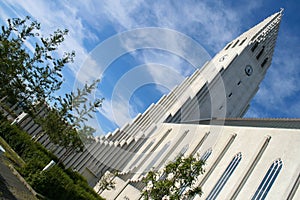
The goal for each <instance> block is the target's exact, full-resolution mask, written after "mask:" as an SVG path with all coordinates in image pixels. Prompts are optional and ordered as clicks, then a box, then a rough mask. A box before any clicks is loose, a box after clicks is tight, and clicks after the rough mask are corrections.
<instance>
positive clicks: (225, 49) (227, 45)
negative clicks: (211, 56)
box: [225, 42, 232, 50]
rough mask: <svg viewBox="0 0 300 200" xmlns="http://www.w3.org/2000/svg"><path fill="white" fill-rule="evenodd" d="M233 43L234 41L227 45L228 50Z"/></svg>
mask: <svg viewBox="0 0 300 200" xmlns="http://www.w3.org/2000/svg"><path fill="white" fill-rule="evenodd" d="M231 44H232V42H231V43H230V44H228V45H227V47H226V48H225V50H227V49H228V48H229V47H230V46H231Z"/></svg>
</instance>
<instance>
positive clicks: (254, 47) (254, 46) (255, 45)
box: [251, 42, 258, 52]
mask: <svg viewBox="0 0 300 200" xmlns="http://www.w3.org/2000/svg"><path fill="white" fill-rule="evenodd" d="M257 46H258V42H255V43H254V45H253V46H252V48H251V51H252V52H254V51H255V49H256V48H257Z"/></svg>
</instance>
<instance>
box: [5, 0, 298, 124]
mask: <svg viewBox="0 0 300 200" xmlns="http://www.w3.org/2000/svg"><path fill="white" fill-rule="evenodd" d="M3 4H4V5H5V7H7V8H9V9H3V8H2V9H1V8H0V11H1V12H0V16H1V18H2V19H3V18H8V17H11V16H12V15H14V16H18V17H22V16H25V15H27V14H30V15H32V16H33V17H34V18H35V19H37V20H38V21H40V22H41V24H42V27H43V29H42V33H43V34H45V35H47V34H49V33H50V32H51V31H53V30H55V29H56V28H67V29H69V36H68V37H67V38H66V41H65V44H64V45H63V46H62V48H60V49H61V51H72V50H75V51H76V54H77V55H76V62H75V63H74V64H73V65H70V66H69V68H70V70H71V71H72V74H68V76H73V78H74V77H77V79H78V80H77V81H79V83H82V82H86V81H88V80H91V79H94V78H102V77H103V76H105V72H104V68H105V67H106V66H105V65H106V64H107V63H106V61H105V59H107V57H109V56H111V55H110V53H111V52H113V53H115V52H116V51H120V52H121V51H127V52H128V51H129V50H130V49H131V48H132V47H133V46H134V44H136V43H137V42H138V41H137V40H135V39H134V38H127V40H124V39H123V40H121V41H119V44H118V45H119V46H117V47H115V49H113V48H111V49H106V53H103V52H98V54H95V55H96V56H91V55H89V52H90V50H92V49H94V48H95V47H96V46H97V45H98V43H101V42H103V41H104V40H106V39H107V38H108V37H110V36H112V35H113V34H117V33H120V32H123V31H128V30H131V29H135V28H144V27H162V28H167V29H174V30H176V31H178V32H182V33H184V34H186V35H187V36H190V37H191V38H192V39H194V40H195V42H197V43H199V44H201V45H202V46H204V47H205V49H206V50H208V52H210V53H211V54H214V53H216V52H218V51H219V50H220V49H221V48H222V47H223V46H224V45H225V44H226V43H227V42H229V41H230V40H232V39H233V38H235V37H236V36H238V35H239V34H240V33H242V31H245V30H246V29H247V28H250V26H252V25H254V24H255V23H257V22H258V21H255V23H253V18H255V12H256V11H257V10H258V9H259V8H260V7H262V6H263V1H262V0H259V1H255V2H254V1H253V2H252V1H250V2H249V1H247V2H246V1H245V2H243V3H234V2H224V1H215V2H211V1H208V0H207V1H201V2H199V1H185V2H184V3H183V2H176V1H148V0H144V1H139V0H133V1H121V0H112V1H93V0H86V1H84V3H83V2H80V1H50V2H49V1H46V0H44V1H42V0H36V1H17V0H11V1H3ZM267 14H271V13H265V15H267ZM242 16H250V17H248V18H246V17H242ZM265 17H266V16H265ZM245 24H247V25H245ZM107 27H109V30H108V28H107ZM145 34H146V33H145ZM144 37H147V38H150V39H151V37H150V36H149V35H144ZM288 37H289V39H288V40H289V41H290V40H291V35H289V36H288ZM152 39H153V42H155V39H157V38H155V35H154V37H153V36H152ZM157 41H165V43H166V44H167V45H169V48H173V49H177V50H180V53H179V54H180V55H184V56H183V57H185V56H189V55H192V54H193V53H195V52H197V51H196V50H195V49H193V48H189V46H188V45H187V43H185V41H179V40H176V38H170V37H169V36H168V35H166V37H165V38H161V40H157ZM294 42H296V43H299V40H298V39H297V38H296V39H295V40H294ZM279 48H280V50H277V52H276V54H275V59H274V61H273V62H274V66H271V69H270V70H269V72H268V73H267V77H266V80H265V81H264V83H263V84H262V86H261V89H260V90H259V92H258V94H257V97H256V98H255V100H254V104H259V105H262V106H263V107H264V109H265V110H264V111H266V112H267V111H270V110H272V109H273V110H274V108H275V110H276V106H281V107H285V108H286V110H288V107H287V104H286V103H285V102H286V100H287V99H291V98H292V97H294V96H295V95H296V94H299V88H298V87H297V85H299V84H297V83H299V81H298V80H299V70H297V66H298V65H297V63H299V57H298V56H297V54H295V53H290V52H291V51H289V49H288V48H286V47H277V49H279ZM298 51H299V50H298ZM172 53H173V54H172ZM131 55H132V56H133V57H135V59H137V60H139V62H138V63H145V64H150V63H158V64H161V65H164V66H166V67H169V70H170V69H171V71H173V72H174V73H178V74H179V76H175V75H174V76H168V78H166V77H165V74H164V73H163V72H162V71H161V69H160V68H153V67H149V65H145V70H144V72H145V73H146V74H147V75H148V79H149V82H152V83H158V84H160V83H162V84H163V86H165V87H166V88H173V87H174V86H175V85H177V84H179V83H180V81H181V80H182V77H184V76H187V75H189V74H190V73H191V72H192V71H193V67H192V66H189V67H188V68H187V63H186V62H185V61H183V60H182V59H181V58H179V57H178V56H177V55H178V54H177V55H175V54H174V52H171V53H170V52H169V53H162V50H160V51H154V50H145V51H143V52H142V53H139V54H136V55H135V54H134V53H132V54H131ZM279 55H280V56H279ZM283 55H284V56H286V58H285V59H284V60H283V59H282V57H283ZM276 56H277V57H278V58H276ZM194 57H197V56H194ZM83 64H84V65H87V66H89V67H88V68H86V69H85V71H84V73H82V72H80V71H79V69H80V67H82V65H83ZM108 64H110V63H108ZM199 65H201V64H199ZM283 66H287V67H285V70H283V71H282V67H283ZM133 67H134V66H133ZM197 67H198V66H197ZM295 71H297V72H298V73H294V72H295ZM102 72H104V74H103V73H102ZM141 77H142V76H140V77H138V78H141ZM274 80H281V81H280V82H279V81H274ZM103 85H104V86H105V83H103ZM282 85H284V89H283V87H282ZM115 87H117V85H115V86H114V87H113V88H115ZM126 87H127V88H128V87H130V86H128V85H126ZM70 89H71V88H70ZM157 89H159V90H161V88H157ZM124 91H125V90H124ZM161 92H165V90H161ZM274 93H275V94H276V95H274ZM101 94H103V96H104V97H105V98H106V100H105V102H104V106H103V108H102V109H101V112H102V114H103V116H105V117H106V118H107V119H109V120H111V121H115V116H114V113H113V109H118V118H119V117H120V120H119V121H120V122H122V123H125V121H127V120H129V119H130V118H131V116H130V114H128V113H131V114H132V113H136V112H137V110H136V109H135V108H134V107H133V105H130V103H129V100H128V98H127V97H126V98H125V97H124V95H125V96H126V92H123V93H119V94H118V98H115V99H114V98H112V96H110V95H108V94H106V93H105V92H102V93H101ZM292 102H294V103H293V105H294V106H295V107H296V106H297V105H298V104H297V103H296V101H292ZM112 103H113V107H112V106H111V105H112ZM298 107H299V106H298ZM256 108H258V107H256ZM251 109H252V108H251ZM251 109H250V111H249V113H253V115H256V114H257V115H261V114H262V113H257V112H256V109H252V110H251ZM278 110H279V108H278ZM286 112H288V111H286ZM254 113H256V114H254ZM249 115H251V114H249ZM128 116H129V117H128Z"/></svg>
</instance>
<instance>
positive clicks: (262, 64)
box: [260, 58, 269, 67]
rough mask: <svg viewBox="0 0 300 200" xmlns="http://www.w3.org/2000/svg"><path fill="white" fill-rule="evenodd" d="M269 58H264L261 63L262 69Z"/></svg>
mask: <svg viewBox="0 0 300 200" xmlns="http://www.w3.org/2000/svg"><path fill="white" fill-rule="evenodd" d="M268 59H269V58H265V59H264V61H263V62H262V63H261V65H260V66H261V67H264V66H265V65H266V63H267V62H268Z"/></svg>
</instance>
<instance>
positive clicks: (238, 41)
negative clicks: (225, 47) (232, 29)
mask: <svg viewBox="0 0 300 200" xmlns="http://www.w3.org/2000/svg"><path fill="white" fill-rule="evenodd" d="M239 41H240V40H237V41H236V42H235V43H234V45H233V46H232V47H231V48H234V47H235V46H236V45H237V44H238V43H239Z"/></svg>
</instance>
